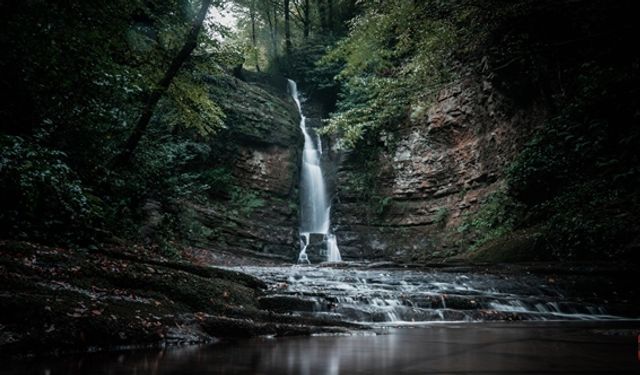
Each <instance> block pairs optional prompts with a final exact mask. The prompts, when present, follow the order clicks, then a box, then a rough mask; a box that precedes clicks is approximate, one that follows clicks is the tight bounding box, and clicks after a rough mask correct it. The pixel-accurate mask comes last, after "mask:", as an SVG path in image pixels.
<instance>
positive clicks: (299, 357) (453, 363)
mask: <svg viewBox="0 0 640 375" xmlns="http://www.w3.org/2000/svg"><path fill="white" fill-rule="evenodd" d="M618 326H620V324H618ZM622 326H624V324H622ZM612 327H616V324H615V323H612V322H609V323H607V324H603V323H596V322H588V323H586V322H574V323H571V324H562V325H559V323H549V322H546V323H544V324H543V325H541V324H539V323H534V322H529V323H509V324H505V323H482V324H477V323H468V324H454V323H449V324H446V325H432V326H425V327H420V328H393V329H379V330H378V332H377V334H374V333H368V334H366V335H364V334H357V335H352V336H316V337H288V338H279V339H268V338H257V339H250V340H243V341H238V342H235V343H224V344H214V345H209V346H198V347H187V348H174V349H165V350H139V351H126V352H109V353H94V354H89V355H83V356H74V357H65V358H61V359H53V360H48V361H41V362H39V363H32V362H22V363H20V364H14V365H12V366H11V368H8V367H4V368H3V369H1V370H0V374H12V375H13V374H41V375H44V374H49V375H57V374H105V375H106V374H110V375H118V374H122V375H124V374H127V375H128V374H136V375H165V374H166V375H169V374H192V375H199V374H309V375H314V374H326V375H334V374H582V373H588V374H623V373H629V374H631V373H638V372H640V362H639V361H638V357H637V355H638V353H637V346H636V345H637V344H636V337H635V336H634V335H633V334H631V333H625V332H628V331H625V330H620V329H612Z"/></svg>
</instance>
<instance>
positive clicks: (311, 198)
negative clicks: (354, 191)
mask: <svg viewBox="0 0 640 375" xmlns="http://www.w3.org/2000/svg"><path fill="white" fill-rule="evenodd" d="M288 81H289V91H290V93H291V97H292V98H293V100H294V102H295V103H296V106H297V108H298V113H299V114H300V130H301V131H302V134H303V135H304V149H303V153H302V168H301V176H300V211H301V215H300V242H301V250H300V255H299V256H298V263H307V264H309V263H310V261H309V256H308V254H307V248H308V246H309V244H310V241H311V234H320V235H322V236H323V239H324V241H323V244H324V249H323V251H324V254H325V255H326V260H327V261H328V262H339V261H341V257H340V250H339V249H338V243H337V239H336V237H335V235H334V234H332V233H330V215H331V204H330V202H329V199H328V198H327V189H326V186H325V181H324V176H323V173H322V143H321V140H320V136H318V135H317V134H316V133H315V131H314V130H313V129H307V118H306V117H305V115H304V113H303V112H302V104H301V100H300V94H299V93H298V85H297V84H296V83H295V82H294V81H293V80H288Z"/></svg>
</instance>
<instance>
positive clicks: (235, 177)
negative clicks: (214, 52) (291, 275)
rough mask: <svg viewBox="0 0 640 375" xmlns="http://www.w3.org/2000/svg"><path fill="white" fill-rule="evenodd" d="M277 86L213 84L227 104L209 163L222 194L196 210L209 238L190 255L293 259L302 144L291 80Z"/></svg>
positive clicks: (235, 81) (230, 80)
mask: <svg viewBox="0 0 640 375" xmlns="http://www.w3.org/2000/svg"><path fill="white" fill-rule="evenodd" d="M272 81H274V82H275V83H274V82H271V83H270V84H266V83H258V82H248V83H247V82H244V81H242V80H240V79H234V78H231V77H227V78H224V79H220V78H216V79H213V78H212V81H211V82H210V84H211V85H210V87H211V95H212V96H213V97H216V98H217V99H218V100H220V102H222V103H224V107H223V109H224V110H225V113H227V119H226V124H227V129H226V130H224V131H223V132H222V133H221V134H220V135H219V136H217V137H216V141H215V143H214V144H212V148H213V149H214V150H215V151H214V152H213V153H212V158H211V160H208V161H206V163H208V164H209V165H208V168H209V169H210V170H211V171H214V172H213V173H215V174H217V176H216V177H217V179H216V180H215V181H214V184H217V186H216V187H214V188H215V189H216V191H217V193H216V194H215V197H214V199H212V200H211V202H209V203H207V204H192V207H193V208H194V210H195V212H196V216H197V217H198V221H199V222H200V223H201V224H202V225H203V226H204V229H203V231H204V239H203V240H202V241H199V243H198V244H197V246H196V249H192V250H193V251H196V252H197V253H198V254H199V255H200V256H204V257H207V256H214V255H216V254H217V255H219V254H221V253H222V254H225V253H226V254H233V255H239V256H249V257H255V256H258V257H264V258H271V259H274V260H285V261H293V260H295V257H296V255H297V251H298V234H297V228H298V211H297V202H298V192H297V185H298V164H299V159H300V156H299V150H300V149H301V147H302V146H301V145H302V140H301V135H300V131H299V127H298V121H299V120H298V118H297V111H296V109H295V106H294V104H293V102H292V101H291V100H290V98H289V95H288V93H287V92H286V90H285V87H286V86H285V84H286V82H285V81H284V80H277V79H272ZM274 84H275V85H276V86H273V85H274ZM220 176H222V177H220ZM198 249H199V250H198ZM204 249H206V250H204Z"/></svg>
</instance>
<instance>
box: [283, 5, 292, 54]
mask: <svg viewBox="0 0 640 375" xmlns="http://www.w3.org/2000/svg"><path fill="white" fill-rule="evenodd" d="M289 17H290V15H289V0H284V47H285V52H286V54H287V57H289V55H291V25H290V19H289Z"/></svg>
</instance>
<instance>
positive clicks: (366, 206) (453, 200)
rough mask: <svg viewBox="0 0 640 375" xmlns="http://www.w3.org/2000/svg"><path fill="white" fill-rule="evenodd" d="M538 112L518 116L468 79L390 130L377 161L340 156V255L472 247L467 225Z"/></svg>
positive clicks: (484, 83) (406, 254)
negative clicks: (465, 226)
mask: <svg viewBox="0 0 640 375" xmlns="http://www.w3.org/2000/svg"><path fill="white" fill-rule="evenodd" d="M535 107H536V106H535V105H533V107H531V108H521V109H519V110H515V111H511V110H509V109H507V108H506V104H505V101H504V98H502V97H501V96H500V94H499V93H498V92H497V91H496V90H495V89H494V88H493V87H492V85H491V83H490V82H489V81H488V80H485V79H483V78H482V77H478V76H467V77H465V78H463V79H461V80H459V81H457V82H455V83H454V84H451V85H449V86H447V87H445V88H444V89H442V90H441V91H440V92H439V93H438V94H437V96H436V99H435V100H434V101H433V103H430V104H429V105H428V106H426V108H424V109H415V110H414V115H412V117H411V118H410V119H408V120H407V121H406V122H405V123H401V124H397V125H396V126H393V127H392V128H391V129H390V130H389V131H388V132H387V133H386V134H384V135H383V136H382V137H381V139H380V142H379V146H378V153H373V154H374V155H375V156H373V157H372V158H367V157H364V158H363V157H362V155H357V154H350V153H347V154H343V155H341V157H340V160H341V161H340V162H339V167H338V171H337V174H336V184H335V185H336V197H335V202H334V211H333V222H334V223H336V233H337V235H338V238H339V243H340V249H341V251H342V254H343V257H344V258H345V259H369V260H372V259H381V258H383V259H395V260H401V261H423V260H428V259H430V258H441V257H447V256H452V255H455V254H457V253H458V252H460V251H461V250H462V249H464V248H465V246H466V247H468V245H469V243H470V241H471V240H472V239H473V238H469V235H468V234H466V233H464V225H465V220H467V219H468V218H469V217H470V215H471V214H472V213H473V212H475V211H476V210H477V209H478V207H479V206H480V204H481V203H482V202H483V201H484V200H485V199H487V197H488V196H489V195H490V194H491V193H493V192H496V191H498V190H499V189H500V188H501V186H502V184H503V183H504V170H505V167H506V166H507V165H508V164H509V163H510V162H511V161H512V160H513V158H514V157H515V156H516V155H517V153H518V152H519V150H520V149H521V146H522V145H523V143H525V142H526V141H527V138H528V136H529V135H530V134H531V131H532V129H534V128H535V127H536V126H539V125H540V124H541V122H542V117H543V111H542V110H541V109H539V108H538V109H537V108H535ZM365 170H373V172H372V173H373V175H369V176H366V175H365V176H363V172H362V171H365ZM358 184H360V185H362V184H365V185H367V186H366V189H365V190H364V191H367V192H368V193H367V194H366V196H365V197H364V198H363V195H362V192H363V188H365V186H359V185H358Z"/></svg>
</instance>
